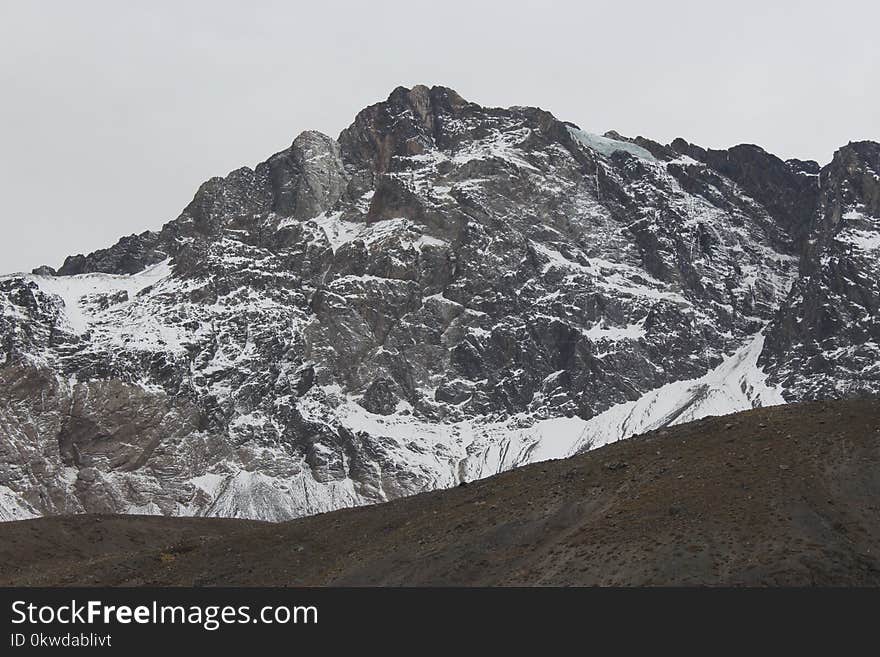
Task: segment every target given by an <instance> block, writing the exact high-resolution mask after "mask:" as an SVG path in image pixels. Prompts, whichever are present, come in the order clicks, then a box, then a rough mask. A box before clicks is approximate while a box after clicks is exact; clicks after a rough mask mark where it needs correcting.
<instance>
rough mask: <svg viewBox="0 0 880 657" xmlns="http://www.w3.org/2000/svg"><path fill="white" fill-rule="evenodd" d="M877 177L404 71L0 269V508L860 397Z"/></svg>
mask: <svg viewBox="0 0 880 657" xmlns="http://www.w3.org/2000/svg"><path fill="white" fill-rule="evenodd" d="M878 174H880V145H878V144H876V143H873V142H858V143H851V144H849V145H847V146H844V147H843V148H841V149H840V150H839V151H838V152H837V153H836V154H835V157H834V159H833V161H832V162H831V163H829V164H828V165H827V166H825V167H823V168H821V169H820V167H819V165H818V164H816V163H815V162H803V161H798V160H789V161H787V162H783V161H782V160H780V159H779V158H776V157H775V156H773V155H771V154H768V153H766V152H765V151H763V150H762V149H760V148H758V147H757V146H747V145H743V146H736V147H734V148H731V149H729V150H722V151H714V150H705V149H702V148H700V147H698V146H695V145H692V144H689V143H687V142H685V141H684V140H681V139H678V140H676V141H674V142H673V143H672V144H670V145H665V146H664V145H661V144H658V143H656V142H653V141H650V140H648V139H644V138H641V137H639V138H636V139H629V138H626V137H622V136H621V135H618V134H617V133H607V134H606V135H604V136H599V135H593V134H590V133H587V132H585V131H583V130H581V129H580V128H578V127H576V126H574V125H573V124H570V123H564V122H562V121H559V120H557V119H556V118H555V117H553V116H552V115H550V114H549V113H547V112H545V111H542V110H540V109H536V108H529V107H514V108H510V109H497V108H485V107H481V106H479V105H476V104H474V103H470V102H467V101H465V100H464V99H462V98H461V97H460V96H459V95H458V94H456V93H455V92H454V91H452V90H450V89H447V88H443V87H433V88H430V89H429V88H427V87H423V86H417V87H414V88H412V89H404V88H398V89H396V90H394V92H392V94H391V96H390V97H389V98H388V100H386V101H384V102H381V103H378V104H376V105H373V106H371V107H368V108H366V109H365V110H363V111H361V112H360V113H359V114H358V115H357V117H356V118H355V120H354V123H353V124H352V125H351V126H350V127H349V128H347V129H346V130H344V131H343V132H342V134H341V135H340V136H339V138H338V139H335V140H334V139H332V138H330V137H327V136H325V135H322V134H319V133H316V132H305V133H303V134H301V135H300V136H299V137H297V138H296V139H295V140H294V142H293V144H292V145H291V146H290V148H288V149H285V150H283V151H281V152H279V153H277V154H275V155H273V156H272V157H270V158H269V159H268V160H266V161H265V162H263V163H261V164H259V165H258V166H257V167H256V168H255V169H249V168H242V169H238V170H236V171H233V172H232V173H230V174H229V175H228V176H226V177H225V178H213V179H211V180H209V181H208V182H206V183H205V184H203V185H202V186H201V188H200V189H199V190H198V192H197V193H196V195H195V198H194V199H193V201H192V202H191V203H190V204H189V205H188V206H187V207H186V208H185V209H184V211H183V212H182V213H181V215H180V216H179V217H178V218H177V219H175V220H173V221H171V222H169V223H168V224H166V225H165V226H164V227H163V228H162V230H161V231H159V232H145V233H141V234H140V235H132V236H129V237H126V238H123V239H121V240H120V241H119V242H118V243H117V244H115V245H114V246H112V247H110V248H108V249H104V250H101V251H98V252H95V253H92V254H90V255H87V256H83V255H78V256H73V257H70V258H68V259H67V260H66V261H65V262H64V264H63V266H62V267H61V268H60V269H59V270H58V271H57V272H56V271H54V270H52V269H51V268H49V267H41V268H38V269H37V270H35V271H34V273H32V274H29V275H24V274H15V275H9V276H4V277H2V278H0V307H2V314H0V519H12V518H20V517H27V516H30V515H40V514H53V513H75V512H83V511H104V512H125V513H162V514H170V515H178V514H179V515H219V516H237V517H250V518H264V519H271V520H280V519H285V518H291V517H296V516H301V515H306V514H311V513H317V512H321V511H327V510H331V509H335V508H339V507H344V506H352V505H358V504H365V503H371V502H377V501H382V500H387V499H391V498H394V497H399V496H402V495H407V494H412V493H416V492H419V491H423V490H428V489H433V488H439V487H446V486H452V485H455V484H456V483H458V482H460V481H461V480H470V479H473V478H476V477H483V476H487V475H490V474H494V473H497V472H500V471H502V470H506V469H509V468H512V467H516V466H518V465H521V464H524V463H528V462H532V461H536V460H541V459H547V458H556V457H560V456H565V455H568V454H571V453H574V452H576V451H579V450H584V449H589V448H591V447H596V446H598V445H601V444H604V443H606V442H608V441H611V440H617V439H620V438H624V437H627V436H630V435H633V434H634V433H637V432H641V431H644V430H647V429H650V428H656V427H660V426H664V425H667V424H674V423H677V422H684V421H687V420H690V419H695V418H699V417H702V416H705V415H709V414H723V413H728V412H732V411H736V410H742V409H745V408H750V407H753V406H760V405H769V404H778V403H784V402H786V401H795V400H801V399H811V398H820V397H851V396H866V395H876V394H877V393H878V391H880V365H878V363H880V358H878V355H880V354H878V340H880V324H878V317H880V315H878V305H880V287H878V285H880V284H878V280H880V277H878V274H880V271H878V267H880V266H878V252H880V176H878Z"/></svg>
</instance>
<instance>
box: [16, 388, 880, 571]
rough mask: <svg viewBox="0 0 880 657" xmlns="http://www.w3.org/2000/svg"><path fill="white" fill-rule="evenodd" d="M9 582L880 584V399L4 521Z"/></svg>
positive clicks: (782, 409)
mask: <svg viewBox="0 0 880 657" xmlns="http://www.w3.org/2000/svg"><path fill="white" fill-rule="evenodd" d="M0 584H3V585H145V584H155V585H185V586H189V585H193V584H194V585H210V586H213V585H594V584H599V585H872V586H877V585H880V400H861V401H837V402H812V403H806V404H794V405H789V406H780V407H773V408H764V409H757V410H753V411H747V412H743V413H739V414H736V415H731V416H726V417H715V418H707V419H704V420H699V421H696V422H692V423H689V424H685V425H681V426H677V427H673V428H669V429H663V430H659V431H653V432H650V433H647V434H645V435H642V436H638V437H635V438H632V439H629V440H624V441H620V442H617V443H614V444H611V445H608V446H606V447H603V448H600V449H597V450H594V451H591V452H588V453H585V454H581V455H578V456H575V457H572V458H567V459H563V460H556V461H549V462H544V463H537V464H533V465H529V466H525V467H523V468H519V469H516V470H513V471H510V472H506V473H503V474H500V475H498V476H495V477H491V478H488V479H484V480H480V481H476V482H473V483H470V484H468V485H464V486H459V487H456V488H452V489H449V490H443V491H435V492H430V493H424V494H420V495H416V496H413V497H408V498H404V499H399V500H396V501H393V502H389V503H385V504H377V505H374V506H369V507H362V508H355V509H345V510H341V511H335V512H332V513H325V514H322V515H317V516H312V517H307V518H301V519H298V520H294V521H290V522H285V523H279V524H271V523H262V522H254V521H244V520H220V519H203V518H163V517H136V516H94V515H80V516H68V517H49V518H41V519H34V520H26V521H19V522H9V523H2V524H0Z"/></svg>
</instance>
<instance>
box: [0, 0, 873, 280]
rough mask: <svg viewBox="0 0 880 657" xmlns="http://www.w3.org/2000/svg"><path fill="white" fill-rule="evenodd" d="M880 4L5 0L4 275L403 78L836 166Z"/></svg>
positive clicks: (118, 225) (1, 70) (594, 126)
mask: <svg viewBox="0 0 880 657" xmlns="http://www.w3.org/2000/svg"><path fill="white" fill-rule="evenodd" d="M878 24H880V2H877V1H876V0H859V1H855V0H850V1H844V0H837V1H835V2H832V1H831V0H824V1H823V2H814V1H809V0H808V1H802V2H796V1H784V0H776V1H774V0H762V1H760V2H754V1H752V0H738V1H737V2H729V1H717V2H713V1H710V0H703V1H702V2H688V1H675V0H664V1H663V2H651V1H648V0H643V1H641V2H635V1H631V0H615V1H612V2H586V1H580V2H562V1H559V2H552V1H548V0H545V1H544V2H529V1H516V0H507V1H505V2H479V1H478V0H468V1H466V2H460V1H458V0H433V1H432V2H419V1H417V0H409V1H407V2H383V1H381V0H370V1H363V2H334V1H332V0H321V1H320V2H315V1H310V2H302V3H299V2H290V1H287V2H268V1H266V2H260V1H257V0H252V1H251V2H245V1H240V2H226V1H220V0H213V1H211V2H186V3H184V2H183V1H182V0H178V1H174V2H167V1H165V0H149V1H148V2H138V1H134V0H128V1H126V2H119V1H118V0H113V1H100V2H99V1H93V0H76V2H72V1H64V0H60V1H57V2H44V1H40V0H29V1H26V0H0V90H2V91H0V94H2V95H0V198H2V202H3V203H2V209H0V272H11V271H18V270H25V269H28V270H29V269H30V268H32V267H34V266H36V265H39V264H43V263H47V264H51V265H53V266H58V265H60V264H61V261H62V260H63V258H64V256H66V255H69V254H71V253H79V252H88V251H91V250H94V249H96V248H101V247H104V246H108V245H109V244H111V243H113V242H115V241H116V239H118V238H119V237H121V236H122V235H125V234H129V233H132V232H140V231H142V230H145V229H155V228H158V227H160V226H161V225H162V224H163V223H165V222H166V221H168V220H170V219H173V218H174V217H176V216H177V214H178V213H179V212H180V210H181V209H183V207H184V206H185V205H186V204H187V203H188V202H189V200H190V199H191V198H192V195H193V194H194V193H195V190H196V188H197V187H198V185H199V184H200V183H201V182H202V181H204V180H205V179H207V178H209V177H211V176H214V175H225V174H226V173H227V172H228V171H230V170H232V169H234V168H237V167H239V166H242V165H249V166H253V165H255V164H256V163H257V162H259V161H261V160H263V159H265V158H266V157H267V156H269V155H270V154H272V153H274V152H276V151H278V150H281V149H282V148H285V147H286V146H287V145H289V143H290V142H291V141H292V140H293V138H294V137H295V136H296V135H297V134H298V133H300V132H301V131H303V130H306V129H316V130H321V131H323V132H326V133H328V134H330V135H333V136H334V137H335V136H336V135H338V133H339V131H340V130H341V129H342V128H344V127H345V126H347V125H348V124H349V123H350V122H351V120H352V118H353V117H354V115H355V114H356V112H357V111H358V110H360V109H361V108H363V107H364V106H366V105H368V104H371V103H373V102H377V101H379V100H382V99H384V98H385V97H387V95H388V93H389V92H390V91H391V90H392V89H393V88H394V87H395V86H397V85H405V86H412V85H414V84H418V83H423V84H427V85H432V84H443V85H446V86H450V87H452V88H454V89H456V90H457V91H458V92H459V93H460V94H461V95H463V96H464V97H465V98H467V99H468V100H472V101H475V102H478V103H480V104H483V105H495V106H505V107H507V106H510V105H536V106H540V107H543V108H544V109H547V110H550V111H551V112H553V113H554V114H555V115H556V116H557V117H559V118H561V119H565V120H569V121H573V122H575V123H577V124H579V125H580V126H581V127H582V128H584V129H586V130H589V131H592V132H600V133H601V132H605V131H606V130H610V129H615V130H617V131H619V132H621V133H623V134H627V135H632V136H635V135H637V134H641V135H644V136H647V137H651V138H653V139H656V140H658V141H662V142H669V141H671V140H672V139H673V138H675V137H676V136H683V137H685V138H686V139H688V140H689V141H692V142H695V143H698V144H701V145H703V146H709V147H725V146H730V145H733V144H737V143H742V142H750V143H757V144H759V145H761V146H763V147H764V148H766V149H767V150H769V151H771V152H774V153H776V154H778V155H780V156H782V157H801V158H812V159H817V160H819V161H820V162H821V163H823V164H824V163H826V162H827V161H828V160H829V159H830V157H831V155H832V153H833V151H834V150H835V149H836V148H837V147H838V146H840V145H843V144H845V143H846V142H847V141H850V140H858V139H875V140H880V120H878V116H880V112H878V108H880V38H878V32H877V25H878Z"/></svg>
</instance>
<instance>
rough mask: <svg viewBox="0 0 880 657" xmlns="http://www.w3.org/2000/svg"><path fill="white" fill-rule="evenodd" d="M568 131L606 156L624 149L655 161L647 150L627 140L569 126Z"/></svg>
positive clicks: (643, 158)
mask: <svg viewBox="0 0 880 657" xmlns="http://www.w3.org/2000/svg"><path fill="white" fill-rule="evenodd" d="M568 131H569V132H570V133H571V136H572V137H574V138H575V139H577V140H578V141H579V142H580V143H581V144H583V145H584V146H586V147H587V148H589V149H591V150H594V151H596V152H597V153H601V154H602V155H605V156H606V157H610V156H611V155H613V154H614V153H615V152H616V151H625V152H627V153H629V154H630V155H635V156H636V157H637V158H639V159H642V160H648V161H650V162H656V161H657V158H655V157H654V156H653V155H651V152H650V151H649V150H647V149H644V148H642V147H641V146H636V145H635V144H631V143H630V142H628V141H620V140H618V139H611V138H610V137H602V136H601V135H594V134H591V133H589V132H584V131H583V130H579V129H577V128H572V127H571V126H568Z"/></svg>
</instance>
